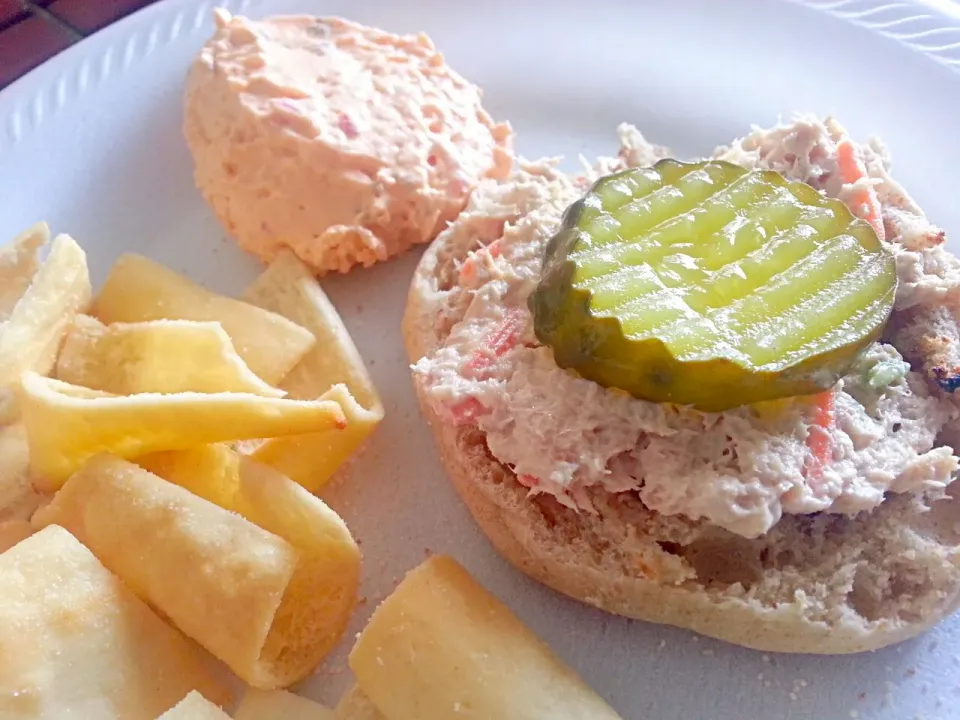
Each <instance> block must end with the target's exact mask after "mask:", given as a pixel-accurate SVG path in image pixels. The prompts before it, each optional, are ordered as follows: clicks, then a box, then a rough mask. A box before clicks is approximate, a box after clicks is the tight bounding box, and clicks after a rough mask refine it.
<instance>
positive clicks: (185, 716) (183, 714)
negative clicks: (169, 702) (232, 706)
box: [157, 690, 280, 720]
mask: <svg viewBox="0 0 960 720" xmlns="http://www.w3.org/2000/svg"><path fill="white" fill-rule="evenodd" d="M157 720H230V716H229V715H227V714H226V713H225V712H224V711H223V710H221V709H220V708H219V707H217V706H216V705H214V704H213V703H212V702H210V701H209V700H207V699H206V698H205V697H204V696H203V695H201V694H200V693H198V692H197V691H196V690H193V691H191V692H190V694H189V695H187V696H186V697H185V698H184V699H183V700H181V701H180V702H178V703H177V704H176V705H174V706H173V707H172V708H170V709H169V710H167V711H166V712H165V713H164V714H163V715H161V716H160V717H158V718H157ZM277 720H280V716H279V715H278V716H277Z"/></svg>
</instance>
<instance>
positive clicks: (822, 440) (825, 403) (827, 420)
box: [804, 390, 836, 480]
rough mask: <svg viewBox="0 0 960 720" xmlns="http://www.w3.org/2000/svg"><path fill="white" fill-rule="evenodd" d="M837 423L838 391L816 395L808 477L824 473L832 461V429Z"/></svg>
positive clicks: (815, 476) (807, 469)
mask: <svg viewBox="0 0 960 720" xmlns="http://www.w3.org/2000/svg"><path fill="white" fill-rule="evenodd" d="M835 423H836V393H835V392H834V391H833V390H827V391H826V392H823V393H820V394H819V395H815V396H814V404H813V424H812V425H811V427H810V433H809V434H808V435H807V448H808V449H809V450H810V457H809V458H808V460H807V463H806V466H805V467H804V474H805V475H806V477H807V478H809V479H811V480H814V479H817V478H819V477H820V476H821V475H822V474H823V469H824V468H825V467H826V466H827V465H828V464H829V463H830V455H831V454H832V452H833V441H832V440H831V439H830V430H831V429H832V428H833V426H834V424H835Z"/></svg>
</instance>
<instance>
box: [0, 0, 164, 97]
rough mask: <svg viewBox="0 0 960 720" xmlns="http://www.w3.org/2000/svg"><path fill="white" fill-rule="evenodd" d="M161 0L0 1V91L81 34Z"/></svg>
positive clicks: (78, 37) (91, 31) (86, 33)
mask: <svg viewBox="0 0 960 720" xmlns="http://www.w3.org/2000/svg"><path fill="white" fill-rule="evenodd" d="M157 1H162V0H34V1H30V0H0V90H2V89H3V88H4V87H6V86H7V85H9V84H10V83H12V82H13V81H14V80H16V79H17V78H19V77H20V76H21V75H23V74H24V73H26V72H27V71H28V70H30V69H32V68H34V67H36V66H37V65H39V64H40V63H42V62H43V61H44V60H47V59H48V58H51V57H53V56H54V55H56V54H57V53H58V52H60V51H61V50H63V49H64V48H66V47H68V46H69V45H72V44H73V43H74V42H76V41H77V40H80V39H81V38H82V37H84V36H86V35H89V34H91V33H94V32H96V31H97V30H100V29H101V28H103V27H106V26H107V25H109V24H110V23H112V22H114V21H116V20H119V19H120V18H122V17H124V16H126V15H129V14H130V13H132V12H135V11H136V10H139V9H140V8H142V7H144V6H146V5H150V4H152V3H153V2H157Z"/></svg>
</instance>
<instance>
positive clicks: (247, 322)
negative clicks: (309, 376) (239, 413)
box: [93, 255, 315, 385]
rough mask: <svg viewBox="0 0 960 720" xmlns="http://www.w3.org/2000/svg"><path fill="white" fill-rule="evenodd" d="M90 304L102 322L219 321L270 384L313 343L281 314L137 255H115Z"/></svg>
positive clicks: (241, 353) (310, 338) (308, 333)
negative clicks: (115, 259) (208, 288)
mask: <svg viewBox="0 0 960 720" xmlns="http://www.w3.org/2000/svg"><path fill="white" fill-rule="evenodd" d="M94 305H95V306H94V313H93V314H94V315H96V317H97V318H98V319H99V320H100V321H101V322H104V323H107V324H112V323H118V322H127V323H133V322H143V321H146V320H197V321H215V322H219V323H220V324H221V325H222V326H223V329H224V330H226V332H227V334H228V335H229V336H230V338H231V339H232V340H233V345H234V347H235V348H236V349H237V352H238V353H240V357H242V358H243V360H244V362H245V363H246V364H247V365H248V366H249V367H250V369H251V370H252V371H253V372H254V373H256V374H257V375H258V376H259V377H260V378H261V379H262V380H263V381H264V382H266V383H269V384H270V385H276V384H277V383H278V382H280V380H281V379H282V378H283V377H284V376H285V375H286V374H287V373H288V372H290V370H291V369H292V368H293V366H294V365H296V364H297V363H298V362H300V360H301V358H303V356H304V355H305V354H306V353H307V352H308V351H309V350H310V349H311V348H312V347H313V346H314V344H315V340H314V338H313V335H311V334H310V332H309V331H308V330H305V329H304V328H302V327H300V326H299V325H296V324H295V323H293V322H290V320H288V319H286V318H285V317H282V316H281V315H277V314H276V313H272V312H268V311H266V310H264V309H263V308H258V307H255V306H253V305H250V304H249V303H245V302H241V301H240V300H234V299H233V298H228V297H224V296H222V295H217V294H216V293H212V292H210V291H209V290H207V289H205V288H202V287H200V286H199V285H197V284H196V283H194V282H193V281H192V280H190V279H188V278H186V277H184V276H183V275H180V274H178V273H175V272H174V271H173V270H170V269H169V268H166V267H164V266H163V265H161V264H159V263H155V262H153V261H152V260H148V259H147V258H145V257H141V256H139V255H123V256H122V257H121V258H120V259H119V260H117V262H116V264H114V266H113V268H112V269H111V270H110V274H109V275H108V276H107V281H106V283H104V286H103V289H102V290H101V291H100V294H99V295H98V296H97V299H96V302H95V304H94Z"/></svg>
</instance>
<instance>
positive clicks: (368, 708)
mask: <svg viewBox="0 0 960 720" xmlns="http://www.w3.org/2000/svg"><path fill="white" fill-rule="evenodd" d="M333 717H334V720H387V718H386V716H385V715H384V714H383V713H381V712H380V711H379V710H377V706H376V705H374V704H373V701H372V700H371V699H370V698H368V697H367V696H366V694H365V693H364V692H363V690H361V689H360V686H359V685H354V686H352V687H351V688H350V689H349V690H347V691H346V692H345V693H344V694H343V697H341V698H340V702H338V703H337V707H336V709H335V710H334V711H333Z"/></svg>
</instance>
